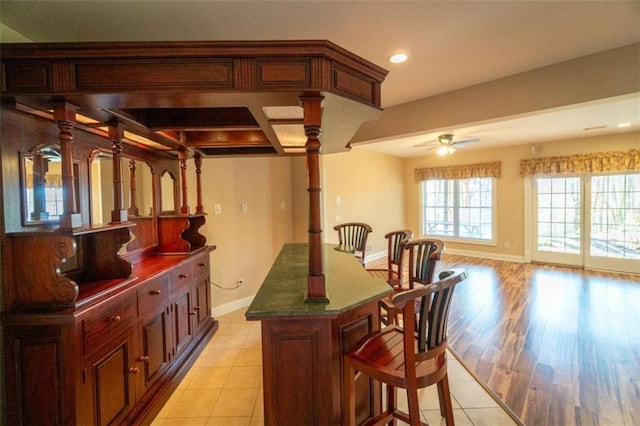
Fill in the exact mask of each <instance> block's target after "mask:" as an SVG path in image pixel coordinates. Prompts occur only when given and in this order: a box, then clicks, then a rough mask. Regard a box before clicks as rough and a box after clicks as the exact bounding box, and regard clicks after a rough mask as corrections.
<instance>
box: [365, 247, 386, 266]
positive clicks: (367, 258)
mask: <svg viewBox="0 0 640 426" xmlns="http://www.w3.org/2000/svg"><path fill="white" fill-rule="evenodd" d="M386 257H387V251H386V250H383V251H379V252H376V253H367V254H366V256H365V258H364V260H365V263H369V262H373V261H376V260H378V259H384V258H386Z"/></svg>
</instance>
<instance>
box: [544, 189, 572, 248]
mask: <svg viewBox="0 0 640 426" xmlns="http://www.w3.org/2000/svg"><path fill="white" fill-rule="evenodd" d="M537 187H538V195H537V196H538V212H537V214H538V250H540V251H551V252H558V253H580V178H579V177H557V178H556V177H554V178H538V179H537Z"/></svg>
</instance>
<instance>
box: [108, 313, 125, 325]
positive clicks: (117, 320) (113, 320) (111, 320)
mask: <svg viewBox="0 0 640 426" xmlns="http://www.w3.org/2000/svg"><path fill="white" fill-rule="evenodd" d="M121 319H122V317H121V316H120V315H114V316H112V317H111V318H109V322H110V323H111V324H115V323H116V322H119V321H120V320H121Z"/></svg>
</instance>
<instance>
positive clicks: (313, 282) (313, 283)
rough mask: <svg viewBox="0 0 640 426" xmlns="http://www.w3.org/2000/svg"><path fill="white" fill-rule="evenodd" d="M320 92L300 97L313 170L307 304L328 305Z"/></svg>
mask: <svg viewBox="0 0 640 426" xmlns="http://www.w3.org/2000/svg"><path fill="white" fill-rule="evenodd" d="M323 99H324V97H323V96H322V95H320V94H319V93H311V94H305V95H303V96H300V101H301V103H302V109H303V112H304V121H303V122H304V133H305V135H306V136H307V143H306V144H305V150H306V151H307V168H308V171H309V188H308V192H309V276H308V277H307V298H306V301H307V302H320V303H322V302H328V301H329V299H328V298H327V292H326V288H325V277H324V269H323V265H322V262H323V261H322V223H321V200H320V192H321V188H320V151H321V149H322V144H321V143H320V139H318V138H319V136H320V129H321V124H322V100H323Z"/></svg>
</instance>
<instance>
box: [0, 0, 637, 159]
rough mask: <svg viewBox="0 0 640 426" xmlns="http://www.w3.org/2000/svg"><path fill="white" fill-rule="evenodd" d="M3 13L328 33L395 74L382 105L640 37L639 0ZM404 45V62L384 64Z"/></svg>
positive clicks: (413, 140)
mask: <svg viewBox="0 0 640 426" xmlns="http://www.w3.org/2000/svg"><path fill="white" fill-rule="evenodd" d="M0 21H1V22H2V24H3V25H4V26H6V27H9V28H10V29H12V30H14V31H16V32H18V33H20V34H22V35H23V36H25V37H26V38H27V39H29V40H31V41H42V42H51V41H61V42H68V41H141V40H158V41H161V40H278V39H327V40H330V41H332V42H334V43H336V44H338V45H339V46H341V47H343V48H345V49H347V50H350V51H352V52H353V53H355V54H357V55H359V56H362V57H363V58H365V59H368V60H370V61H372V62H374V63H376V64H378V65H380V66H383V67H385V68H387V69H388V70H389V71H390V72H389V75H388V76H387V79H386V80H385V82H384V83H383V85H382V103H383V107H390V106H393V105H397V104H401V103H405V102H408V101H412V100H416V99H420V98H424V97H428V96H433V95H436V94H440V93H445V92H448V91H451V90H455V89H460V88H463V87H467V86H471V85H474V84H478V83H481V82H486V81H491V80H495V79H498V78H501V77H505V76H508V75H512V74H516V73H520V72H524V71H528V70H532V69H535V68H539V67H543V66H546V65H550V64H553V63H557V62H561V61H566V60H569V59H574V58H577V57H581V56H585V55H589V54H592V53H596V52H601V51H604V50H608V49H612V48H616V47H620V46H624V45H628V44H631V43H636V42H639V41H640V1H492V2H485V1H365V0H361V1H214V0H201V1H153V0H147V1H116V0H102V1H55V2H53V1H7V0H1V1H0ZM4 30H5V31H3V41H7V39H8V37H9V38H10V37H11V34H10V33H9V32H7V31H6V30H7V28H4ZM9 41H11V40H9ZM400 51H402V52H406V53H407V54H409V60H408V61H407V62H406V63H404V64H398V65H394V64H391V63H389V62H388V60H387V59H388V57H389V56H390V55H391V54H393V53H396V52H400ZM639 73H640V70H639ZM622 121H627V122H631V123H632V124H633V125H632V127H631V128H627V129H626V131H629V130H632V129H640V101H639V100H638V98H637V97H636V98H635V99H628V98H624V99H621V100H616V101H615V102H608V103H597V104H590V105H580V106H579V107H577V108H562V109H559V110H558V111H553V112H547V113H544V114H538V115H536V116H528V117H521V118H515V119H509V120H504V121H500V122H494V123H483V124H481V125H475V126H473V127H469V128H465V127H462V128H460V127H459V128H456V129H451V130H452V131H453V130H455V133H456V136H457V137H458V138H459V139H466V138H467V137H479V138H481V139H482V141H481V143H479V144H475V145H469V146H467V147H466V148H465V149H474V148H475V147H476V145H477V146H481V147H482V148H486V147H488V146H497V145H501V144H505V143H514V142H515V143H530V142H536V141H543V140H550V139H558V138H559V137H563V138H564V137H579V136H585V134H584V133H585V132H584V130H583V128H585V127H594V126H600V125H604V124H606V125H607V127H606V128H605V129H601V130H594V131H593V132H609V131H621V130H620V129H617V128H616V127H615V125H616V124H618V123H619V122H622ZM439 130H440V132H439V133H446V129H439ZM591 134H595V133H589V135H591ZM436 136H437V135H436V134H423V135H411V137H410V138H408V139H407V138H404V139H402V140H398V139H394V140H388V141H382V142H378V143H375V144H368V145H366V148H368V149H376V150H380V151H383V152H388V153H393V154H395V155H402V156H414V155H424V152H420V150H419V149H417V148H413V145H415V144H417V143H421V142H424V141H427V140H431V139H434V138H435V137H436Z"/></svg>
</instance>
